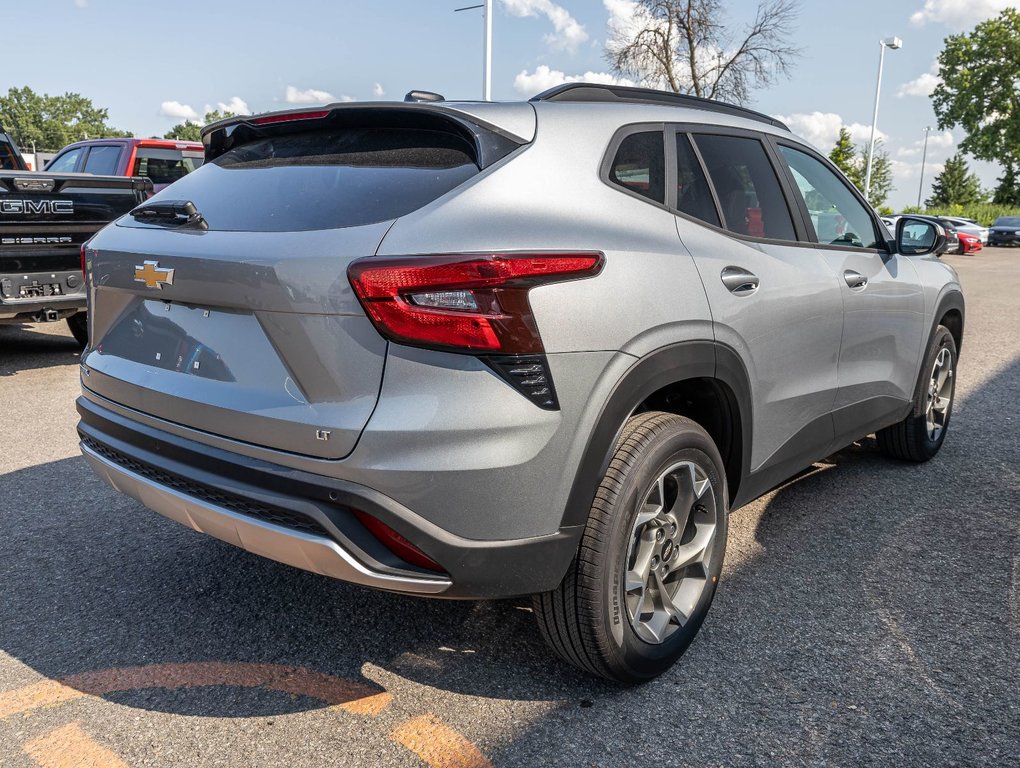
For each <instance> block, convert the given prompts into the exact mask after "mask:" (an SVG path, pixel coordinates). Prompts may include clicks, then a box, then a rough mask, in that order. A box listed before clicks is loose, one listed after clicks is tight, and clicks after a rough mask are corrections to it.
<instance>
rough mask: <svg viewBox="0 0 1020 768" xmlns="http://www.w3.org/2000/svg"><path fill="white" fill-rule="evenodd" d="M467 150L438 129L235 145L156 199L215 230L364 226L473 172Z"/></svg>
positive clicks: (329, 133)
mask: <svg viewBox="0 0 1020 768" xmlns="http://www.w3.org/2000/svg"><path fill="white" fill-rule="evenodd" d="M473 150H474V148H473V146H471V145H470V144H468V143H467V142H466V141H465V140H463V139H461V138H460V137H458V136H454V135H452V134H447V133H443V132H440V131H426V130H409V129H378V128H376V129H372V130H367V129H351V128H333V129H325V130H319V131H311V132H307V133H299V134H288V135H284V136H276V137H273V138H266V139H260V140H257V141H254V142H251V143H248V144H245V145H243V146H240V147H236V148H234V149H232V150H230V151H229V152H226V153H224V154H223V155H220V156H219V157H218V158H216V159H215V160H213V161H212V162H210V163H206V164H205V165H204V166H203V167H202V168H200V169H199V170H197V171H196V172H195V173H192V174H190V175H188V176H187V177H185V178H183V179H181V180H180V181H179V182H178V183H177V184H175V185H174V187H173V188H172V189H171V190H168V191H167V192H166V193H160V196H161V197H166V198H167V199H174V200H190V201H191V202H193V203H194V204H195V206H196V207H197V208H198V210H199V211H200V212H201V214H202V216H203V217H204V218H205V220H206V222H208V224H209V228H210V229H216V230H237V231H249V232H285V231H299V230H312V229H335V228H339V227H353V226H359V225H362V224H374V223H376V222H380V221H387V220H389V219H393V218H396V217H398V216H403V215H404V214H407V213H410V212H411V211H414V210H417V209H418V208H421V207H422V206H424V205H426V204H428V203H430V202H432V201H433V200H435V199H437V198H438V197H440V196H442V195H444V194H446V193H447V192H449V191H450V190H452V189H454V188H455V187H457V186H459V185H460V184H462V183H463V182H465V181H466V180H468V179H470V178H471V177H472V176H474V175H475V174H477V173H478V166H477V165H476V164H475V160H474V151H473ZM154 181H155V179H154Z"/></svg>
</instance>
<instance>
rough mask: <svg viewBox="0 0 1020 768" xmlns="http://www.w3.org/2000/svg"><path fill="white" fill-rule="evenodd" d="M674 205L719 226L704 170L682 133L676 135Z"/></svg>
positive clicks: (684, 211) (689, 214)
mask: <svg viewBox="0 0 1020 768" xmlns="http://www.w3.org/2000/svg"><path fill="white" fill-rule="evenodd" d="M676 207H677V210H679V211H680V212H681V213H686V214H687V215H688V216H693V217H694V218H696V219H701V220H702V221H704V222H707V223H708V224H711V225H712V226H715V227H718V226H720V222H719V212H718V211H717V210H716V207H715V200H713V199H712V192H711V191H710V190H709V188H708V180H707V179H706V178H705V172H704V171H702V170H701V163H699V162H698V158H697V156H696V155H695V154H694V150H693V149H692V148H691V140H690V139H689V138H688V137H687V136H686V134H683V133H678V134H677V136H676Z"/></svg>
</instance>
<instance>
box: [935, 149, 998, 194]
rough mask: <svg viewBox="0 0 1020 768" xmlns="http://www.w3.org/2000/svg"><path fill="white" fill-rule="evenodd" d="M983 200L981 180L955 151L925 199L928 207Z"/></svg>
mask: <svg viewBox="0 0 1020 768" xmlns="http://www.w3.org/2000/svg"><path fill="white" fill-rule="evenodd" d="M983 200H984V193H982V191H981V180H980V179H978V177H977V176H976V175H975V174H973V173H971V171H970V167H969V166H968V165H967V161H966V160H964V159H963V155H962V154H961V153H960V152H957V153H956V154H955V155H953V156H952V157H951V158H949V159H948V160H946V167H945V168H944V169H943V170H942V173H940V174H939V175H938V176H936V177H935V181H934V183H933V184H932V187H931V197H929V198H928V199H927V200H926V201H925V205H927V206H928V207H929V208H943V207H945V206H947V205H969V204H971V203H980V202H982V201H983Z"/></svg>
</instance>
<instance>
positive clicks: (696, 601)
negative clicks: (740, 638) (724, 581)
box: [533, 412, 728, 683]
mask: <svg viewBox="0 0 1020 768" xmlns="http://www.w3.org/2000/svg"><path fill="white" fill-rule="evenodd" d="M727 502H728V500H727V492H726V479H725V474H724V471H723V463H722V459H721V458H720V456H719V451H718V449H717V448H716V446H715V444H714V443H713V442H712V439H711V438H710V437H709V436H708V434H707V433H706V432H705V430H704V429H702V428H701V427H700V426H699V425H698V424H696V423H695V422H693V421H691V420H690V419H686V418H684V417H682V416H676V415H674V414H671V413H661V412H649V413H643V414H640V415H638V416H635V417H633V418H632V419H630V421H628V422H627V425H626V426H625V428H624V430H623V434H622V435H621V437H620V440H619V442H618V443H617V446H616V452H615V454H614V456H613V459H612V461H611V463H610V465H609V470H608V471H607V472H606V475H605V477H604V478H603V479H602V482H601V483H600V484H599V487H598V491H597V492H596V494H595V501H594V503H593V504H592V507H591V511H590V513H589V517H588V522H587V525H586V526H585V530H584V534H583V536H582V538H581V544H580V547H579V550H578V553H577V555H576V556H575V558H574V560H573V562H572V563H571V565H570V568H569V570H568V571H567V574H566V576H565V577H564V579H563V581H562V582H561V583H560V585H559V586H558V587H557V588H556V589H554V590H553V591H551V592H547V593H544V594H541V595H536V596H535V597H534V599H533V608H534V612H535V615H536V618H537V619H538V625H539V629H540V630H541V632H542V635H543V637H544V638H545V640H546V642H547V643H548V644H549V645H550V646H551V647H552V649H553V650H554V651H555V652H556V653H557V654H559V655H560V656H561V657H562V658H563V659H565V660H566V661H568V662H570V663H571V664H573V665H575V666H577V667H580V668H581V669H584V670H587V671H589V672H592V673H594V674H597V675H601V676H602V677H606V678H609V679H611V680H617V681H619V682H624V683H636V682H641V681H644V680H650V679H652V678H654V677H656V676H658V675H660V674H662V673H663V672H665V671H666V670H668V669H669V668H670V667H671V666H672V665H673V664H674V662H676V660H677V659H679V658H680V656H681V655H682V654H683V652H684V651H685V650H686V649H687V646H688V645H690V643H691V641H692V640H693V639H694V636H695V635H696V634H697V632H698V629H699V628H700V627H701V623H702V622H703V621H704V619H705V614H706V613H707V612H708V609H709V606H710V605H711V603H712V598H713V596H714V595H715V589H716V584H717V583H718V581H719V574H720V573H721V571H722V563H723V555H724V553H725V550H726V532H727Z"/></svg>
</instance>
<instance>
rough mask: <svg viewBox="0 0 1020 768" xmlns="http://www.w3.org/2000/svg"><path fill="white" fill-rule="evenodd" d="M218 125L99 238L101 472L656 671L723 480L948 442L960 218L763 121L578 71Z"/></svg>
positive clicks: (245, 541) (725, 491)
mask: <svg viewBox="0 0 1020 768" xmlns="http://www.w3.org/2000/svg"><path fill="white" fill-rule="evenodd" d="M417 98H419V99H425V98H430V99H432V98H434V97H429V96H419V97H417ZM203 138H204V143H205V148H206V150H205V151H206V160H207V162H206V164H205V165H203V166H202V167H201V168H200V169H198V170H197V171H195V172H194V173H192V174H189V175H188V176H186V177H185V178H183V179H181V180H180V181H178V182H177V183H175V184H173V185H172V186H171V187H169V188H168V189H166V190H164V191H163V192H161V193H160V194H158V195H156V196H155V197H153V198H151V200H150V201H148V202H147V203H146V204H144V205H143V206H141V207H139V208H137V209H135V210H134V211H133V212H132V214H130V215H128V216H125V217H124V218H121V219H120V220H119V221H117V222H116V223H115V224H113V225H111V226H108V227H107V228H106V229H104V230H103V231H102V232H101V233H100V234H98V235H97V236H96V237H95V238H94V239H93V240H92V241H91V242H90V243H89V244H88V246H87V248H86V249H85V253H84V257H85V259H86V261H87V271H88V285H89V300H90V323H91V327H90V331H91V333H90V334H89V336H90V338H91V340H92V341H91V346H90V347H89V348H88V349H87V350H86V352H85V354H84V357H83V360H82V366H81V373H82V395H81V398H80V399H79V401H78V410H79V412H80V414H81V421H80V425H79V427H78V429H79V432H80V435H81V448H82V451H83V453H84V454H85V456H86V457H87V459H88V461H89V462H90V463H91V465H92V467H93V468H94V469H95V471H96V472H97V473H98V474H99V475H100V476H101V477H102V478H103V479H104V480H106V481H107V482H108V483H109V484H110V485H111V486H113V487H114V488H116V489H117V490H119V491H122V492H124V493H126V494H129V495H131V496H133V497H134V498H135V499H137V500H139V501H140V502H141V503H142V504H144V505H145V506H147V507H149V508H150V509H153V510H155V511H156V512H159V513H160V514H163V515H165V516H167V517H169V518H171V519H173V520H177V521H179V522H181V523H183V524H185V525H187V526H190V527H192V528H194V529H195V530H198V531H201V532H203V533H207V534H210V535H211V536H215V537H216V538H219V539H222V540H224V541H227V542H229V543H231V544H234V545H236V546H239V547H243V548H244V549H246V550H248V551H250V552H253V553H256V554H259V555H263V556H265V557H268V558H272V559H273V560H277V561H279V562H282V563H287V564H290V565H293V566H296V567H298V568H304V569H307V570H309V571H313V572H315V573H318V574H322V575H325V576H331V577H334V578H338V579H342V580H345V581H349V582H353V583H356V584H362V585H366V586H371V587H377V588H380V589H386V590H391V591H396V592H403V593H407V594H415V595H425V596H437V597H449V598H504V597H511V596H521V595H534V596H535V597H534V599H533V606H534V612H535V615H536V617H537V619H538V624H539V627H540V629H541V632H542V634H543V635H544V636H545V639H546V640H547V641H548V643H549V645H551V646H552V648H553V649H554V650H555V651H556V652H557V653H558V654H560V655H561V656H562V657H563V658H564V659H566V660H567V661H569V662H571V663H573V664H575V665H577V666H578V667H581V668H583V669H585V670H588V671H590V672H592V673H595V674H598V675H603V676H605V677H608V678H612V679H616V680H620V681H627V682H634V681H640V680H646V679H649V678H652V677H654V676H655V675H658V674H660V673H662V672H663V671H664V670H666V669H668V668H669V667H670V665H671V664H672V663H673V662H674V661H675V660H676V659H677V658H678V657H679V656H680V655H681V654H682V653H683V651H684V649H685V648H686V647H687V645H688V644H689V643H690V642H691V640H692V639H693V637H694V635H695V633H696V632H697V630H698V627H699V626H700V625H701V623H702V621H703V620H704V618H705V614H706V612H707V611H708V608H709V604H710V603H711V601H712V597H713V594H714V592H715V589H716V584H717V581H718V579H719V574H720V572H721V570H722V563H723V554H724V551H725V548H726V533H727V514H728V513H729V511H730V510H732V509H736V508H737V507H740V506H741V505H743V504H746V503H747V502H749V501H751V500H752V499H754V498H756V497H758V496H760V495H761V494H763V493H765V492H766V491H768V490H769V489H771V488H773V487H774V486H775V485H777V484H778V483H780V482H781V481H783V480H785V479H787V478H789V477H790V476H791V475H793V474H794V473H796V472H797V471H798V470H800V469H802V468H804V467H805V466H807V465H810V464H811V463H812V462H813V461H815V460H817V459H819V458H821V457H824V456H826V455H827V454H829V453H831V452H833V451H835V450H837V449H839V448H840V447H842V446H845V445H847V444H849V443H851V442H852V441H854V440H857V439H859V438H861V437H864V436H865V435H868V434H869V433H872V432H876V431H877V437H878V446H879V448H880V449H881V450H883V451H884V452H886V453H888V454H890V455H891V456H894V457H896V458H898V459H905V460H909V461H925V460H927V459H929V458H931V457H932V456H934V455H935V453H936V452H937V451H938V450H939V447H940V446H941V444H942V442H943V440H944V439H945V436H946V429H947V428H948V426H949V417H950V412H951V407H952V401H953V385H954V379H955V376H954V373H955V368H956V361H957V354H958V351H959V349H960V343H961V336H962V333H963V324H964V303H963V296H962V295H961V292H960V286H959V284H958V282H957V277H956V274H955V273H954V272H953V270H952V268H951V267H949V266H947V265H945V264H942V263H941V262H940V261H939V259H937V258H936V256H937V254H938V253H939V252H940V251H941V250H942V249H944V247H945V233H944V232H943V231H942V230H941V228H940V227H939V226H938V225H937V224H935V223H932V222H927V221H920V220H911V219H910V218H904V219H902V220H900V222H899V223H898V225H897V228H896V229H897V231H896V234H895V238H894V239H891V238H890V233H888V232H887V231H886V230H885V229H884V228H883V226H882V224H881V222H880V221H879V219H878V218H877V217H876V215H875V213H874V212H873V211H872V210H871V208H869V207H868V205H867V204H866V203H865V201H864V200H863V199H862V198H861V196H860V195H859V194H858V192H857V191H856V190H855V189H854V187H853V186H852V185H851V184H849V183H848V182H847V181H846V179H845V178H844V177H843V176H841V175H840V174H839V172H838V171H836V170H835V169H834V168H833V166H832V165H831V164H830V163H829V162H828V161H827V160H826V159H825V158H824V157H822V156H821V155H819V154H818V153H817V152H816V151H815V150H814V149H812V148H811V147H810V146H808V145H806V144H805V143H804V142H803V141H802V140H800V139H798V138H797V137H795V136H793V135H792V134H791V133H790V132H789V131H788V130H787V129H786V127H785V126H783V125H782V124H780V123H779V122H777V121H776V120H773V119H771V118H769V117H766V116H764V115H760V114H758V113H755V112H751V111H749V110H746V109H742V108H738V107H733V106H730V105H726V104H720V103H716V102H711V101H704V100H701V99H695V98H691V97H682V96H675V95H672V94H664V93H660V92H656V91H649V90H642V89H629V88H618V87H606V86H594V85H567V86H563V87H560V88H556V89H553V90H551V91H548V92H546V93H544V94H542V95H540V96H537V97H536V98H534V99H532V100H531V101H530V102H526V103H512V104H511V103H507V104H494V103H448V102H443V101H438V100H428V101H426V100H420V101H413V102H408V103H376V104H341V105H335V106H330V107H326V108H322V109H316V110H312V111H307V110H306V111H290V112H279V113H272V114H266V115H261V116H256V117H244V118H232V119H230V120H226V121H223V122H219V123H216V124H213V125H211V126H209V127H207V128H206V129H205V131H204V136H203Z"/></svg>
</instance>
